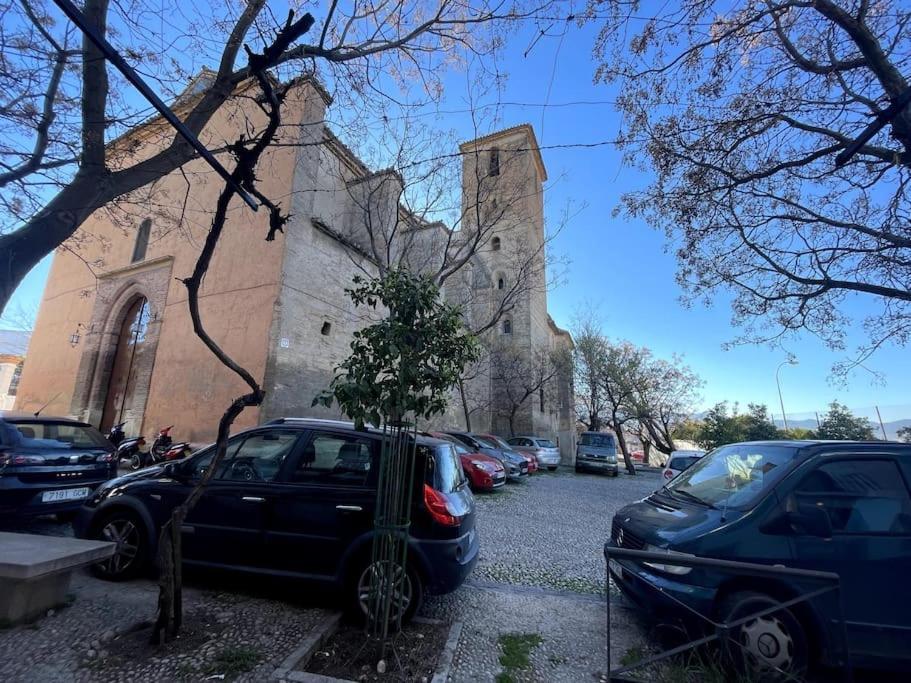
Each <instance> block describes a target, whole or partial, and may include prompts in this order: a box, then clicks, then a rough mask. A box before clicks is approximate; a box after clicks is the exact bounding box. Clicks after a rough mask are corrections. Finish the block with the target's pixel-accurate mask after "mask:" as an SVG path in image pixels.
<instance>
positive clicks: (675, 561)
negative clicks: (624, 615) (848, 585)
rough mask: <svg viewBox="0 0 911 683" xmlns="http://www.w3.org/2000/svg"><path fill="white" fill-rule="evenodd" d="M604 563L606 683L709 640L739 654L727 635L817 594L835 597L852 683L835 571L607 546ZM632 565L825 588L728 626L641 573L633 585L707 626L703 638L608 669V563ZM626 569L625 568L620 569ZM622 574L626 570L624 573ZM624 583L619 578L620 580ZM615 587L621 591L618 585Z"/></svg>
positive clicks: (845, 667)
mask: <svg viewBox="0 0 911 683" xmlns="http://www.w3.org/2000/svg"><path fill="white" fill-rule="evenodd" d="M604 558H605V560H606V565H607V585H606V589H607V676H608V681H610V682H611V683H613V682H614V681H617V682H624V681H630V680H632V679H629V678H623V677H622V676H623V674H626V673H628V672H630V671H632V670H634V669H639V668H641V667H645V666H650V665H652V664H656V663H658V662H661V661H663V660H666V659H669V658H670V657H675V656H676V655H679V654H682V653H684V652H686V651H687V650H694V649H696V648H698V647H701V646H703V645H706V644H708V643H711V642H713V641H719V642H720V643H721V644H722V645H728V644H734V645H736V646H737V647H739V648H741V649H743V645H742V644H741V643H740V642H739V641H738V640H736V639H733V638H730V634H731V632H732V631H733V630H734V629H736V628H738V627H739V626H743V625H744V624H746V623H749V622H751V621H753V620H755V619H761V618H762V617H766V616H769V615H771V614H775V613H776V612H780V611H781V610H784V609H787V608H789V607H793V606H794V605H797V604H799V603H805V602H808V601H810V600H813V599H814V598H818V597H819V596H821V595H825V594H827V593H833V592H834V593H836V594H837V596H838V623H839V625H840V628H841V640H842V643H841V645H842V656H843V662H842V671H843V672H844V679H845V680H846V681H848V683H851V681H853V676H854V674H853V670H852V667H851V657H850V653H849V650H848V635H847V629H846V625H845V618H844V599H843V594H842V589H841V577H840V576H839V575H838V574H836V573H833V572H824V571H816V570H812V569H795V568H792V567H785V566H783V565H768V564H757V563H754V562H738V561H734V560H719V559H715V558H710V557H697V556H694V555H677V554H675V555H670V556H669V555H668V553H663V552H651V551H646V550H630V549H627V548H616V547H611V546H610V544H606V545H605V546H604ZM612 559H613V560H621V559H623V560H633V561H635V562H654V563H659V564H672V565H675V566H681V567H703V568H707V569H712V570H717V571H721V572H728V573H732V574H737V575H740V576H744V575H746V576H753V577H757V578H783V577H787V578H792V579H802V580H807V581H810V582H815V583H821V584H825V585H823V586H822V587H820V588H817V589H815V590H812V591H809V592H807V593H803V594H801V595H797V596H795V597H793V598H790V599H788V600H784V601H781V602H778V603H777V604H775V605H773V606H770V607H766V608H764V609H761V610H759V611H757V612H755V613H753V614H749V615H747V616H744V617H738V618H737V619H735V620H732V621H722V622H718V621H715V620H714V619H713V618H712V617H711V616H709V615H707V614H703V613H702V612H700V611H699V610H697V609H695V608H694V607H692V606H691V605H688V604H686V603H685V602H683V601H682V600H680V599H678V598H677V597H676V596H675V595H672V594H671V593H670V592H668V591H666V590H664V588H663V587H662V586H660V585H658V584H657V583H655V582H653V581H650V580H649V579H648V578H647V577H645V576H642V575H641V574H636V575H635V576H636V578H635V580H637V581H641V582H644V583H645V584H647V585H648V586H649V587H650V589H652V590H655V591H657V592H658V593H660V594H661V595H662V596H663V597H664V598H666V599H667V600H669V601H670V602H672V603H675V604H676V606H677V607H679V608H680V609H681V613H682V614H692V615H695V616H696V617H697V618H698V619H700V620H702V621H703V622H705V623H706V625H707V627H708V628H707V629H706V632H707V634H706V635H704V636H702V637H699V638H696V639H695V640H690V641H689V642H686V643H683V644H682V645H677V646H675V647H672V648H670V649H668V650H664V651H661V652H658V653H657V654H654V655H650V656H648V657H645V658H643V659H640V660H639V661H637V662H633V663H631V664H625V665H623V666H621V667H619V668H617V669H614V668H613V667H612V662H611V594H610V581H611V572H610V561H611V560H612ZM621 568H622V569H626V568H625V567H621ZM626 571H629V570H628V569H626ZM621 580H622V579H621ZM618 587H619V586H618ZM769 597H770V598H771V599H772V600H775V599H776V598H774V596H769ZM774 668H775V670H776V671H777V672H778V673H779V674H781V675H782V676H784V677H785V678H786V679H788V680H796V681H800V680H801V679H799V678H797V677H796V676H794V675H793V674H792V673H791V672H788V671H784V670H782V669H780V668H777V667H774Z"/></svg>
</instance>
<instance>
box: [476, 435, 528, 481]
mask: <svg viewBox="0 0 911 683" xmlns="http://www.w3.org/2000/svg"><path fill="white" fill-rule="evenodd" d="M477 436H478V438H480V439H482V440H483V441H487V442H489V443H491V444H492V445H493V446H495V447H496V448H499V449H500V450H502V451H509V452H511V453H516V454H517V455H519V456H521V457H522V458H525V462H526V463H527V464H528V473H529V474H534V473H535V472H537V471H538V460H537V458H535V456H533V455H532V454H531V453H525V452H524V451H520V450H518V449H517V448H513V447H512V446H510V445H509V443H507V441H506V440H505V439H501V438H500V437H499V436H495V435H493V434H478V435H477Z"/></svg>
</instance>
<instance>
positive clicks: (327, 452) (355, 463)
mask: <svg viewBox="0 0 911 683" xmlns="http://www.w3.org/2000/svg"><path fill="white" fill-rule="evenodd" d="M376 444H377V442H376V441H374V440H373V439H368V438H366V437H363V436H355V435H347V434H333V433H331V432H314V433H313V434H312V436H311V439H310V442H309V443H308V444H307V445H306V446H304V450H303V452H302V453H301V456H300V458H299V459H298V461H297V466H296V467H295V468H294V472H293V473H292V475H291V480H292V481H295V482H298V483H313V484H326V485H343V486H363V485H364V484H366V483H367V478H368V476H369V475H370V467H371V465H372V462H371V461H372V457H371V456H372V454H373V452H374V451H375V449H376Z"/></svg>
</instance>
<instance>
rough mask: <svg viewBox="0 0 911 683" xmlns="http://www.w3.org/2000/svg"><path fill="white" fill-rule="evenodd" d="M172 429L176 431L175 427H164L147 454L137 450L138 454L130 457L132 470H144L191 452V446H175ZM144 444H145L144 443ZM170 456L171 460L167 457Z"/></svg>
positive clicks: (184, 444) (181, 444) (185, 444)
mask: <svg viewBox="0 0 911 683" xmlns="http://www.w3.org/2000/svg"><path fill="white" fill-rule="evenodd" d="M172 429H174V425H171V426H170V427H162V428H161V429H160V430H159V431H158V436H157V437H155V441H153V442H152V447H151V448H150V449H149V451H148V452H147V453H143V452H142V451H139V450H137V451H136V453H134V454H133V455H132V456H131V457H130V469H131V470H134V471H135V470H138V469H142V468H143V467H148V466H149V465H155V464H157V463H159V462H165V461H166V460H175V459H178V454H182V455H186V453H188V452H189V450H190V446H189V444H187V443H180V444H175V443H174V442H173V439H172V438H171V430H172ZM143 443H145V442H144V441H143ZM178 446H183V448H178ZM168 454H172V455H171V457H170V458H169V457H167V456H168ZM182 455H181V457H182Z"/></svg>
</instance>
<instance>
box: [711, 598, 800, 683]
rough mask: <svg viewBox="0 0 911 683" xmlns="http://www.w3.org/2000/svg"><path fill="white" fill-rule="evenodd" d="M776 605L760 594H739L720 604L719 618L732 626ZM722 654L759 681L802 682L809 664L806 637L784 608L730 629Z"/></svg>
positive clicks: (788, 611) (797, 622)
mask: <svg viewBox="0 0 911 683" xmlns="http://www.w3.org/2000/svg"><path fill="white" fill-rule="evenodd" d="M778 604H780V603H779V601H778V600H775V598H773V597H771V596H769V595H765V594H764V593H756V592H753V591H742V592H739V593H734V594H733V595H730V596H728V597H727V598H726V599H725V600H724V602H723V603H722V606H721V615H722V618H723V619H724V620H725V622H732V621H737V620H738V619H743V618H745V617H749V616H750V615H752V614H756V613H757V612H761V611H763V610H766V609H768V608H770V607H774V606H775V605H778ZM724 651H725V655H726V656H727V657H728V658H729V659H730V660H731V662H732V664H733V665H734V666H735V667H736V668H737V669H738V670H740V671H741V672H743V673H745V674H747V675H748V676H749V677H750V678H751V679H752V678H757V679H759V680H772V681H776V680H803V676H804V673H805V672H806V670H807V664H808V661H809V645H808V639H807V634H806V632H805V631H804V628H803V626H802V625H801V623H800V621H799V620H798V619H797V617H795V616H794V613H793V612H791V611H790V610H789V609H787V608H785V609H781V610H779V611H777V612H773V613H772V614H767V615H765V616H763V617H758V618H756V619H751V620H749V621H747V622H746V623H744V624H741V625H740V626H737V627H736V628H733V629H731V632H730V638H729V640H728V641H727V643H726V645H725V646H724Z"/></svg>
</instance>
